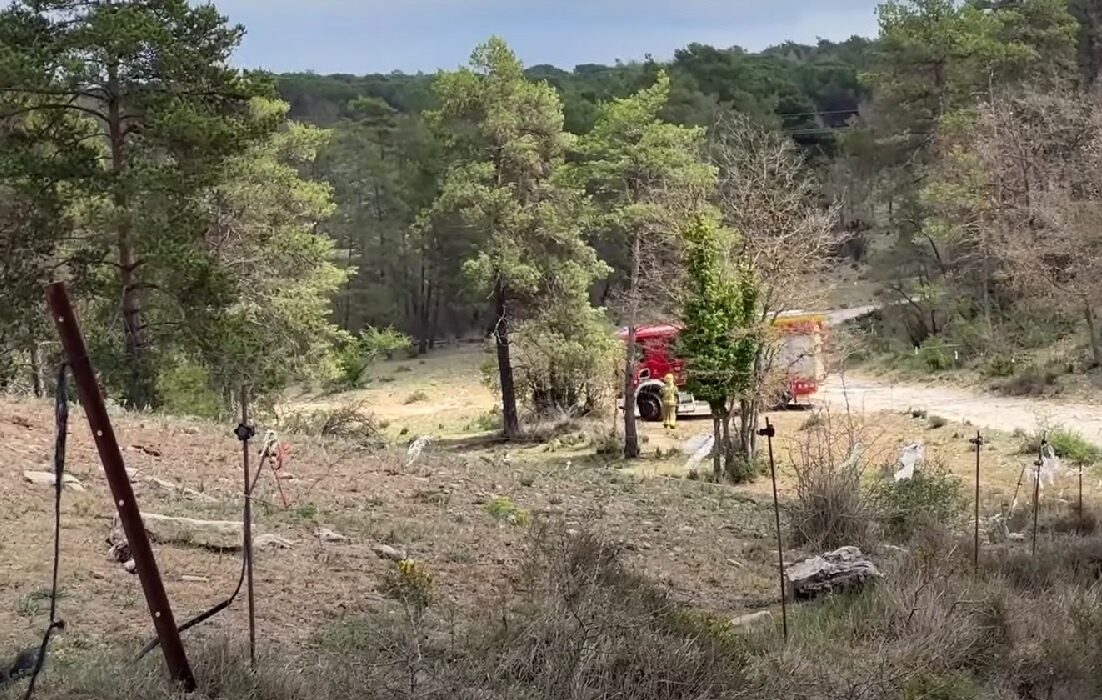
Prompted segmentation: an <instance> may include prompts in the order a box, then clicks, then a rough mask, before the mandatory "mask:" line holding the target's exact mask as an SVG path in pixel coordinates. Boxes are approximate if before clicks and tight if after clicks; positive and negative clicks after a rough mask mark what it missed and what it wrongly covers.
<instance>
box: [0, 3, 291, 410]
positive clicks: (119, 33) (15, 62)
mask: <svg viewBox="0 0 1102 700" xmlns="http://www.w3.org/2000/svg"><path fill="white" fill-rule="evenodd" d="M0 25H2V26H3V29H0V33H2V34H3V35H4V36H5V37H8V38H10V39H11V41H9V42H8V44H7V46H6V47H5V50H4V52H3V58H2V60H0V90H2V91H3V92H5V93H7V94H10V95H14V96H16V97H19V98H23V100H24V104H25V107H24V108H23V109H25V110H27V111H29V112H30V113H32V114H51V113H58V112H61V113H66V114H70V115H79V116H80V117H82V118H84V119H87V120H90V121H91V122H92V124H94V125H95V127H96V128H98V129H100V130H101V131H102V133H103V134H104V135H105V137H106V138H105V139H104V142H103V151H104V158H103V160H104V163H105V168H104V172H102V174H101V176H100V177H98V178H96V179H95V180H94V181H93V182H92V183H91V186H90V187H89V188H88V190H87V192H86V201H85V204H86V206H85V207H84V210H83V212H82V214H83V215H84V216H85V217H86V221H85V222H84V225H85V226H86V227H87V229H89V231H91V232H93V233H94V235H92V236H89V237H87V238H85V240H84V241H83V243H82V247H83V248H84V252H83V254H82V257H83V258H84V260H85V262H87V263H89V265H90V267H91V268H92V269H93V270H94V274H95V277H96V279H95V281H96V282H97V283H98V284H99V285H101V286H100V288H99V290H98V291H99V293H100V294H101V295H102V296H103V297H105V298H112V299H117V300H120V302H119V304H118V306H119V307H121V312H120V313H118V314H112V315H110V316H107V317H106V318H111V317H118V318H120V319H121V326H122V327H121V329H120V332H119V333H118V334H117V336H116V337H115V338H113V339H112V341H113V344H114V343H117V344H120V345H121V349H122V352H121V353H120V354H121V358H120V362H119V364H118V365H117V367H116V368H117V370H118V371H117V372H116V377H117V378H118V379H119V381H120V382H121V384H122V385H123V387H124V395H125V397H126V400H127V402H128V403H130V404H132V405H135V406H148V405H150V404H152V403H153V402H154V401H155V396H154V388H153V387H154V374H155V366H154V363H153V361H152V360H153V357H152V354H153V352H154V350H155V349H156V343H157V337H156V336H157V330H158V329H157V327H156V326H155V325H154V324H153V321H152V319H149V318H147V315H148V314H147V310H146V305H147V299H148V297H149V296H150V294H151V293H157V294H168V295H173V294H176V295H179V294H181V293H188V294H193V293H194V292H195V291H196V287H195V284H194V283H192V284H187V285H185V286H184V287H183V288H177V289H166V288H165V287H164V285H162V284H160V283H159V282H158V281H155V278H156V277H157V275H158V274H159V273H183V272H185V271H186V272H187V273H188V277H189V278H190V279H191V280H193V281H194V280H197V279H203V278H204V276H205V275H206V276H210V277H215V276H216V275H208V273H210V272H211V270H210V269H209V268H208V267H206V263H207V262H209V261H208V260H206V259H205V258H204V256H203V255H202V254H201V253H200V252H199V247H197V245H196V244H197V242H198V241H199V240H201V233H202V230H203V226H202V220H203V212H202V211H201V210H200V209H199V208H198V201H199V200H198V199H197V198H196V197H194V196H192V193H193V192H194V191H195V190H196V189H201V188H203V187H205V186H209V185H211V184H212V182H213V179H214V178H216V177H217V176H218V173H219V172H220V166H221V164H222V162H223V161H224V160H225V159H226V158H228V157H231V156H234V155H237V154H239V153H241V152H242V151H243V150H244V149H246V148H247V147H248V144H249V143H250V142H251V141H252V140H253V139H254V138H255V137H258V136H262V135H263V134H265V133H268V132H269V131H270V130H271V128H273V127H274V126H275V122H263V121H257V120H255V119H254V118H253V114H252V113H251V112H250V110H249V109H248V104H249V100H250V99H251V98H252V97H254V96H257V95H260V94H264V93H266V92H267V91H268V90H267V86H266V85H265V84H264V83H263V82H262V81H258V80H254V79H252V78H250V77H248V76H243V75H242V74H241V73H240V72H239V71H237V70H235V69H232V68H229V67H228V66H229V59H230V55H231V53H232V51H233V49H234V48H235V47H236V46H237V44H238V43H239V42H240V40H241V37H242V35H243V33H244V30H243V28H242V27H240V26H232V25H228V24H227V23H226V20H225V18H224V17H222V16H221V15H219V14H218V12H217V11H216V10H215V8H214V7H213V6H211V5H202V6H198V7H193V6H191V5H190V4H189V3H188V2H187V1H186V0H146V1H145V2H140V3H138V2H131V3H119V2H113V1H112V0H17V2H14V3H13V4H12V5H10V6H9V7H8V8H7V9H5V10H3V11H2V12H0ZM148 212H156V216H155V217H154V216H150V215H149V214H148ZM105 270H110V271H111V274H110V275H108V274H106V273H105V272H104V271H105ZM181 276H182V275H177V277H181ZM215 292H216V290H209V289H208V290H204V293H215ZM106 318H105V319H104V320H106Z"/></svg>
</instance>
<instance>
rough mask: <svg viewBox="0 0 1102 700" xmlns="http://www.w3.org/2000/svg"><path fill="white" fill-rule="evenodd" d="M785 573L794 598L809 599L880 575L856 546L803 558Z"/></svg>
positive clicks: (859, 583) (846, 588)
mask: <svg viewBox="0 0 1102 700" xmlns="http://www.w3.org/2000/svg"><path fill="white" fill-rule="evenodd" d="M784 573H785V577H786V578H787V579H788V592H789V595H790V596H791V598H792V599H793V600H809V599H811V598H815V597H817V596H820V595H824V594H828V593H838V592H841V591H845V590H849V589H852V588H857V587H860V586H862V585H864V584H865V583H867V582H868V581H870V580H876V579H879V578H881V577H882V574H881V573H880V571H879V570H878V569H877V568H876V565H875V564H873V563H872V562H871V561H869V559H868V558H867V557H866V556H865V555H864V554H862V553H861V550H860V549H858V548H857V547H841V548H839V549H836V550H834V551H833V552H827V553H826V554H822V555H820V556H816V557H811V558H810V559H805V560H804V561H801V562H798V563H796V564H793V565H792V566H790V567H788V568H787V569H785V572H784Z"/></svg>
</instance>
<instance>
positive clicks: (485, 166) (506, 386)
mask: <svg viewBox="0 0 1102 700" xmlns="http://www.w3.org/2000/svg"><path fill="white" fill-rule="evenodd" d="M436 91H437V95H438V98H439V101H440V109H439V110H438V111H436V112H434V113H433V114H431V115H430V120H431V122H432V124H433V125H434V127H435V129H436V133H437V134H438V135H439V138H440V139H441V140H442V141H443V143H444V144H445V147H446V149H447V151H448V153H449V156H450V159H451V165H450V167H449V169H448V172H447V174H446V175H445V177H444V181H443V185H442V188H441V193H440V196H439V198H438V199H437V201H436V203H435V204H434V207H433V212H431V213H430V215H429V216H430V218H432V217H434V216H437V215H441V214H444V215H447V214H448V213H458V214H459V215H460V216H461V217H462V220H463V222H464V223H465V224H466V225H467V226H468V227H470V228H472V229H474V230H477V231H481V232H483V235H484V236H485V239H484V241H482V242H481V243H480V245H479V247H478V253H477V254H476V255H475V256H474V257H472V258H470V259H469V260H467V261H466V263H465V269H466V271H467V272H468V274H469V275H470V278H471V280H472V281H473V282H474V283H475V286H476V287H477V288H478V290H480V291H481V292H483V293H485V294H488V295H489V296H490V298H491V299H492V303H493V308H494V317H495V319H496V320H495V324H494V331H493V336H494V340H495V346H496V355H497V369H498V382H497V383H498V385H499V386H500V389H501V403H502V418H503V421H502V423H503V426H504V433H505V436H506V437H508V438H515V437H517V436H518V435H519V433H520V419H519V415H518V413H517V392H516V384H515V381H514V376H513V361H512V356H511V350H510V336H511V329H512V327H513V325H514V324H515V323H516V322H517V321H519V320H523V319H525V318H530V317H532V316H535V315H537V313H538V312H539V311H540V310H541V309H543V308H547V307H548V305H551V304H560V303H561V304H568V305H569V304H572V303H575V300H577V299H586V293H587V290H588V288H589V286H590V284H592V282H593V281H594V280H595V279H596V278H597V277H598V276H600V275H602V274H603V273H604V272H605V266H604V265H603V264H602V263H601V262H600V261H599V260H598V258H597V255H596V253H595V252H594V251H593V249H592V248H590V247H589V245H588V244H587V243H586V242H585V240H584V238H583V237H582V232H581V228H580V226H579V219H578V216H577V213H578V210H579V209H578V208H579V193H577V192H575V191H573V190H572V189H570V188H567V187H563V186H561V185H560V184H559V183H557V182H556V181H555V180H554V179H553V176H554V175H555V172H556V170H557V169H558V168H559V167H560V166H561V165H562V163H563V159H564V155H565V151H566V148H567V145H568V142H569V139H568V135H567V134H566V133H565V132H564V131H563V112H562V103H561V102H560V100H559V97H558V95H557V94H556V92H555V90H554V89H553V88H552V87H551V86H549V85H548V84H546V83H532V82H529V81H528V80H527V79H526V78H525V76H524V72H523V69H522V66H521V64H520V61H518V60H517V58H516V55H515V54H514V53H513V52H512V51H511V50H510V49H509V47H508V46H507V45H506V44H505V42H504V41H502V40H501V39H498V38H493V39H491V40H490V41H489V42H487V43H486V44H484V45H483V46H480V47H478V48H477V49H476V50H475V52H474V54H473V56H472V58H471V65H470V67H469V68H464V69H461V70H459V71H456V72H453V73H444V74H442V75H441V76H440V77H439V78H438V80H437V84H436Z"/></svg>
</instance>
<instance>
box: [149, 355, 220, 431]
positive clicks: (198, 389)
mask: <svg viewBox="0 0 1102 700" xmlns="http://www.w3.org/2000/svg"><path fill="white" fill-rule="evenodd" d="M157 395H158V396H159V397H160V402H161V409H162V410H163V411H164V412H166V413H169V414H172V415H178V416H196V417H198V418H207V419H210V420H216V419H218V418H221V417H222V416H224V415H225V413H226V406H225V405H224V404H223V403H222V400H221V398H220V397H219V396H218V394H217V392H215V391H214V389H213V388H212V387H211V377H210V373H209V372H207V370H206V369H204V368H203V367H201V366H199V365H197V364H194V363H192V362H187V361H182V362H179V363H177V364H175V365H174V366H172V367H170V368H169V369H167V370H164V371H162V372H161V374H160V375H159V376H158V377H157Z"/></svg>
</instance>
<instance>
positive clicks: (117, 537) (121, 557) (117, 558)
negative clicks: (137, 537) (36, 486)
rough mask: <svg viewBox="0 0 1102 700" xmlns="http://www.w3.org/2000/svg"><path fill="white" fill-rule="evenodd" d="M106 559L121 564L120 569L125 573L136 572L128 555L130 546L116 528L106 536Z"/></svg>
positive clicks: (131, 558) (131, 557)
mask: <svg viewBox="0 0 1102 700" xmlns="http://www.w3.org/2000/svg"><path fill="white" fill-rule="evenodd" d="M107 545H108V549H107V558H108V559H109V560H111V561H113V562H116V563H119V564H122V568H123V569H124V570H125V571H126V572H127V573H131V574H132V573H135V572H136V571H137V568H136V567H137V565H136V564H135V563H134V557H133V555H132V554H131V553H130V545H129V544H128V543H127V541H126V535H124V534H123V532H122V530H121V529H119V528H118V526H116V527H114V528H113V529H112V530H111V533H110V534H109V535H107Z"/></svg>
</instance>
